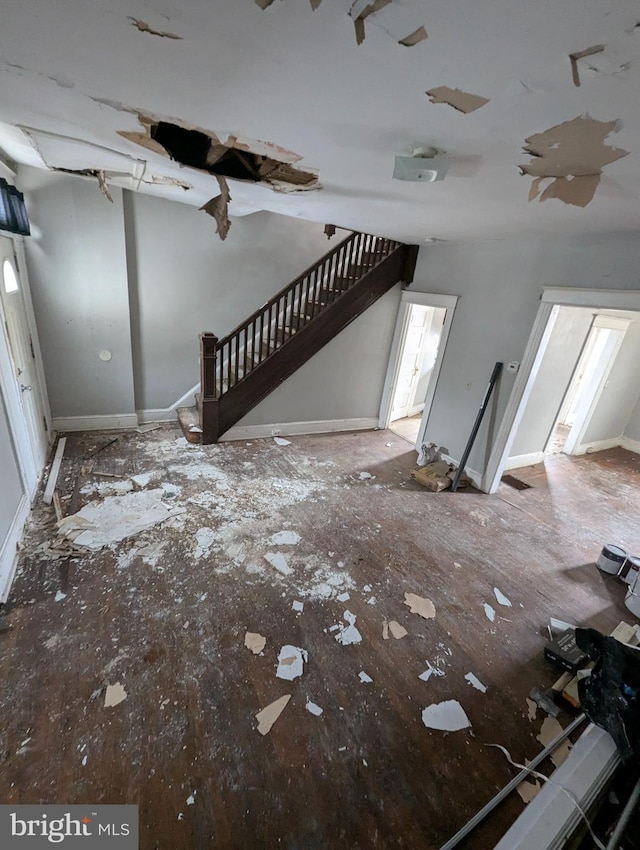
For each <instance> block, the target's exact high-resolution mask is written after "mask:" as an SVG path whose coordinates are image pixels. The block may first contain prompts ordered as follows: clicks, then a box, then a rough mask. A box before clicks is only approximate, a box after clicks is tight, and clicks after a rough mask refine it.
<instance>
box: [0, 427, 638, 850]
mask: <svg viewBox="0 0 640 850" xmlns="http://www.w3.org/2000/svg"><path fill="white" fill-rule="evenodd" d="M108 439H109V437H107V436H106V435H96V434H84V435H70V436H69V440H68V443H67V452H66V455H65V461H64V465H63V470H62V473H61V477H60V479H59V484H60V487H61V492H62V495H63V497H66V498H64V499H63V506H64V508H65V510H66V511H69V510H70V508H71V507H72V506H74V505H75V506H76V507H77V508H79V507H81V506H82V505H83V504H86V503H87V502H88V501H89V500H91V499H94V498H98V499H100V498H103V497H105V496H108V495H113V494H114V493H115V492H117V488H118V487H122V486H129V485H127V484H126V483H125V484H124V485H123V483H122V482H123V481H125V482H126V480H127V479H119V478H111V477H109V476H108V475H107V476H105V475H102V476H98V475H96V474H95V473H96V472H100V471H101V472H103V473H105V472H106V473H110V474H111V475H124V476H130V475H137V476H142V477H139V478H137V483H136V484H135V487H136V488H141V487H142V488H146V489H150V488H154V487H156V488H157V487H159V486H163V487H164V489H165V497H166V501H167V503H172V504H175V505H180V506H183V507H185V508H186V513H184V514H183V515H182V516H180V517H177V518H174V519H172V520H170V521H169V522H167V523H165V524H164V525H161V526H157V527H155V528H153V529H150V530H148V531H145V532H143V533H142V534H140V535H138V536H137V537H136V538H132V539H128V540H125V541H123V542H122V543H120V544H117V545H116V546H114V547H113V549H106V550H102V551H100V552H97V553H88V554H82V555H78V556H76V557H74V558H72V559H71V560H68V559H65V558H53V557H52V555H51V550H49V549H48V543H49V542H50V541H51V540H53V538H54V516H53V509H52V508H47V507H44V506H43V505H42V504H41V503H39V504H38V505H37V507H36V509H35V511H34V513H33V518H32V522H31V524H30V526H29V528H28V530H27V534H26V537H25V546H24V550H23V552H22V555H21V560H20V567H19V572H18V576H17V578H16V581H15V584H14V588H13V592H12V595H11V598H10V602H9V605H8V606H7V608H8V621H9V623H10V625H11V628H10V629H9V631H7V632H5V633H3V634H1V635H0V654H1V655H0V657H1V664H2V689H1V698H0V705H1V711H2V718H3V722H2V729H1V732H0V736H1V737H0V753H1V757H2V769H1V772H0V797H1V799H2V800H3V802H5V803H35V802H42V803H54V802H55V803H119V802H122V803H137V804H139V806H140V832H141V843H140V846H141V848H143V850H152V849H153V848H158V850H182V848H184V850H188V848H198V850H199V848H203V850H204V848H212V847H215V848H216V850H227V848H262V847H264V848H273V847H278V846H282V847H286V848H290V850H301V849H302V848H304V850H314V849H315V848H318V850H321V848H322V850H324V849H325V848H327V850H334V848H343V847H345V848H346V847H349V848H362V850H373V848H387V847H403V848H415V850H432V849H433V850H437V848H439V847H440V845H441V844H442V843H443V842H444V841H445V840H446V839H447V838H449V837H450V836H451V835H452V834H453V833H454V832H455V831H456V830H457V829H458V828H459V827H461V826H462V825H463V824H464V823H465V822H466V821H467V820H468V818H469V817H470V816H471V815H473V814H474V813H475V812H476V811H477V810H478V809H479V808H480V807H481V806H482V805H483V804H484V803H485V802H486V801H487V800H488V799H489V798H490V797H492V796H493V794H494V793H495V792H496V791H497V790H498V789H499V788H500V787H502V786H503V785H504V784H505V783H506V782H507V781H508V779H510V778H511V776H512V775H513V768H512V767H510V766H509V765H508V764H507V763H506V761H505V759H504V756H503V755H502V754H501V753H500V752H499V751H498V750H496V749H492V748H487V747H486V744H490V743H499V744H502V745H503V746H505V747H507V748H508V749H509V751H510V753H511V755H512V757H513V758H514V759H515V760H516V761H520V762H522V761H523V760H524V759H525V758H532V757H533V755H534V754H535V753H536V752H538V751H539V746H540V745H539V744H538V743H537V742H536V740H535V736H536V734H537V733H538V732H539V730H540V725H541V721H542V717H541V716H540V713H539V716H538V718H537V719H536V720H535V721H533V722H529V720H528V719H527V706H526V702H525V697H526V695H527V694H528V692H529V690H530V689H531V687H533V686H534V685H538V686H540V687H547V686H549V685H550V684H551V683H552V682H553V680H554V679H555V678H556V674H555V672H554V671H553V670H551V669H550V668H548V667H547V666H546V665H545V664H544V663H543V661H542V648H543V644H544V637H543V627H544V625H545V624H546V622H547V621H548V617H549V615H557V616H560V617H563V618H567V619H572V618H573V619H575V620H577V621H578V622H581V623H589V624H590V625H592V626H594V627H596V628H599V629H601V630H603V631H610V630H611V629H612V628H613V627H614V626H615V624H616V623H617V622H618V621H619V620H620V619H627V620H631V621H633V618H632V617H631V614H630V613H629V612H628V611H627V610H626V608H624V606H623V596H624V588H623V587H622V585H620V584H619V583H618V582H617V580H616V579H614V578H608V577H604V576H602V575H601V574H600V573H599V572H598V571H597V569H596V568H595V567H594V566H593V562H594V560H595V558H596V557H597V555H598V553H599V552H600V549H601V548H602V545H603V544H604V543H609V542H611V543H616V544H619V545H622V546H623V547H625V548H627V549H628V550H629V551H634V552H640V527H639V526H638V523H637V516H638V513H639V510H640V464H639V460H640V459H639V458H638V457H637V456H635V455H631V454H629V453H626V452H623V451H621V450H612V451H609V452H602V453H600V454H599V455H597V456H590V457H585V458H580V459H569V458H566V457H564V456H559V457H555V458H553V459H551V460H550V461H549V462H548V463H547V466H546V468H545V467H535V468H531V469H529V470H519V471H518V476H519V477H522V478H524V479H525V480H527V481H528V482H529V483H531V484H533V485H534V486H533V488H532V489H530V490H526V491H516V490H514V489H511V488H509V487H507V486H504V485H503V486H502V487H501V489H500V492H499V493H498V494H497V495H495V496H491V497H488V496H484V495H482V494H479V493H477V492H474V491H466V492H465V491H461V492H459V493H457V494H451V493H440V494H437V495H434V494H430V493H428V492H427V491H425V490H423V489H422V488H420V487H419V486H418V485H417V484H415V483H414V482H412V481H411V480H410V479H409V471H410V469H411V466H412V464H413V461H414V459H415V453H414V452H412V451H410V450H408V447H407V444H406V442H404V441H403V440H402V439H399V438H398V437H396V436H395V435H393V434H391V433H390V432H388V431H387V432H368V433H359V434H339V435H331V436H314V437H294V438H292V439H291V445H289V446H278V445H276V444H275V443H274V442H273V441H272V440H260V441H258V440H255V441H253V442H252V443H251V442H249V443H244V442H242V443H226V444H221V445H219V446H211V447H205V448H202V447H199V446H188V445H187V444H186V443H185V441H184V440H183V439H182V438H179V436H178V433H177V432H176V431H174V430H173V429H164V430H159V431H154V432H151V433H149V434H147V435H141V434H137V433H126V434H121V435H120V437H119V439H118V441H117V442H116V443H114V444H113V445H112V446H109V447H108V448H106V449H105V450H104V451H103V452H101V453H100V454H98V455H95V456H94V457H93V458H91V459H90V460H86V459H85V460H84V461H83V460H82V457H83V455H86V454H87V453H89V452H91V451H92V450H94V449H95V448H96V447H99V446H100V445H102V444H103V443H104V442H106V441H107V440H108ZM388 443H391V445H387V444H388ZM91 467H92V468H91ZM82 468H84V472H85V474H84V476H83V477H82V478H81V480H80V482H79V484H80V486H79V487H78V488H75V491H74V482H75V481H76V475H77V473H78V472H79V471H80V470H81V469H82ZM363 472H364V473H368V474H369V475H370V476H373V477H366V476H362V475H361V473H363ZM283 530H288V531H293V532H297V534H299V535H300V541H299V542H298V543H297V544H278V543H277V542H274V541H273V540H272V539H271V538H272V536H273V535H274V534H277V533H278V532H280V531H283ZM277 539H278V538H276V540H277ZM267 552H272V553H281V554H284V555H285V557H286V558H287V559H288V564H289V566H290V567H291V569H292V573H291V575H289V576H284V575H281V574H280V573H278V572H277V571H276V570H275V569H274V568H273V567H272V566H271V565H270V564H269V563H268V562H267V561H266V560H265V558H264V555H265V554H266V553H267ZM494 587H498V588H499V589H500V591H502V593H504V594H505V595H506V596H507V597H508V598H509V600H511V602H512V607H510V608H507V607H504V606H500V605H499V604H497V602H496V599H495V597H494V593H493V588H494ZM366 588H370V590H368V589H366ZM345 592H346V593H349V595H350V598H349V599H348V601H346V602H339V601H337V600H336V598H335V597H336V596H337V595H338V594H341V593H345ZM405 592H410V593H416V594H418V595H420V596H425V597H428V598H430V599H431V600H433V602H434V603H435V606H436V609H437V615H436V618H435V619H433V620H424V619H421V618H420V617H419V616H417V615H416V614H411V613H410V612H409V609H408V608H407V607H406V606H405V605H404V604H403V601H404V593H405ZM62 593H65V594H66V596H65V597H64V598H62V597H61V594H62ZM56 594H57V595H58V599H59V601H55V600H56ZM372 597H374V598H373V599H372ZM294 600H299V601H301V602H303V603H304V611H303V613H302V614H300V615H299V616H298V615H297V614H296V612H295V611H293V610H292V602H293V601H294ZM485 602H487V603H490V604H491V605H492V606H493V607H494V608H495V610H496V619H495V622H493V623H492V622H490V621H489V620H488V619H487V617H486V616H485V611H484V608H483V603H485ZM345 610H349V611H351V612H353V614H355V615H356V617H357V623H356V625H357V628H358V629H359V630H360V632H361V634H362V642H361V643H360V644H355V645H351V646H342V645H340V644H339V643H338V642H337V641H336V640H335V632H331V631H329V629H330V627H331V626H332V625H334V624H336V623H340V622H343V619H342V615H343V613H344V611H345ZM385 619H389V620H397V621H398V622H399V623H401V624H402V625H403V626H404V627H405V628H406V629H407V631H408V635H407V636H406V637H404V638H402V639H400V640H395V639H393V638H391V639H389V640H383V639H382V624H383V620H385ZM246 630H250V631H254V632H260V633H261V634H262V635H264V636H265V637H266V639H267V644H266V648H265V650H264V653H263V654H262V655H260V656H256V655H253V654H252V653H251V652H250V651H249V650H247V649H246V648H245V647H244V645H243V640H244V634H245V631H246ZM283 644H293V645H294V646H298V647H302V648H304V649H305V650H307V652H308V653H309V660H308V664H306V665H305V672H304V675H303V676H302V678H300V679H296V680H295V681H293V682H285V681H282V680H280V679H277V678H276V676H275V672H276V659H277V655H278V651H279V649H280V647H281V646H282V645H283ZM427 664H431V665H432V666H434V667H439V669H440V670H441V671H443V672H444V674H445V675H440V676H438V675H435V674H434V675H432V676H431V678H430V679H429V680H428V681H421V680H419V679H418V676H419V674H421V673H422V672H423V671H424V670H425V669H426V667H427ZM360 671H364V672H366V673H367V674H368V675H369V676H370V677H371V678H372V679H373V682H372V683H370V684H368V683H363V682H361V681H360V679H359V675H358V674H359V673H360ZM469 672H472V673H474V674H475V675H476V676H477V677H478V678H479V679H480V680H481V682H483V683H484V684H485V685H486V686H487V692H486V693H481V692H480V691H478V690H476V689H474V688H473V687H471V686H470V685H469V684H468V683H467V681H466V680H465V678H464V677H465V675H466V674H467V673H469ZM116 682H121V683H122V684H123V685H124V687H125V688H126V691H127V693H128V697H127V699H126V700H125V701H124V702H122V703H120V704H119V705H118V706H116V707H113V708H105V707H104V689H105V686H106V685H108V684H114V683H116ZM286 693H290V694H292V699H291V701H290V702H289V705H288V706H287V707H286V709H285V710H284V712H283V714H282V715H281V716H280V718H279V719H278V721H277V722H276V724H275V726H274V727H273V729H272V730H271V732H270V733H269V734H268V735H267V736H265V737H262V736H261V735H260V734H259V733H258V732H257V731H256V726H257V724H256V721H255V714H256V713H257V712H258V711H259V710H260V709H261V708H263V707H265V706H266V705H267V704H269V703H270V702H272V701H273V700H275V699H277V698H278V697H280V696H282V695H283V694H286ZM448 699H454V700H459V701H460V703H461V704H462V706H463V707H464V709H465V711H466V713H467V715H468V717H469V719H470V721H471V723H472V728H471V729H469V730H465V731H460V732H455V733H448V734H447V733H443V732H438V731H434V730H429V729H426V728H425V726H424V725H423V723H422V720H421V711H422V709H423V708H424V707H426V706H427V705H429V704H431V703H435V702H439V701H442V700H448ZM308 700H311V701H312V702H314V703H316V704H317V705H319V706H321V707H322V709H323V714H322V715H321V716H320V717H316V716H313V715H312V714H310V713H309V712H308V711H307V710H305V704H306V702H307V701H308ZM567 720H568V718H567V717H565V718H563V722H564V723H566V722H567ZM192 795H193V797H194V803H193V804H192V805H188V804H187V799H188V798H189V797H191V796H192ZM522 808H523V803H522V802H521V800H520V798H519V797H518V796H517V795H514V796H513V797H512V798H511V799H510V800H509V801H507V803H505V804H504V805H503V806H502V807H501V808H500V810H499V811H497V812H496V813H494V815H492V816H491V817H490V818H489V820H488V821H487V822H486V823H485V825H484V826H482V827H481V828H480V829H478V830H477V831H476V832H475V833H474V834H473V835H472V837H471V838H470V839H469V840H467V842H466V843H464V844H463V845H461V847H463V848H466V850H470V848H473V850H484V848H490V847H492V846H493V845H494V843H495V842H496V840H497V839H498V838H499V836H500V835H501V834H503V833H504V831H505V829H506V828H507V827H508V826H509V824H510V823H511V822H512V821H513V819H514V818H515V817H516V816H517V815H518V813H519V812H520V811H522Z"/></svg>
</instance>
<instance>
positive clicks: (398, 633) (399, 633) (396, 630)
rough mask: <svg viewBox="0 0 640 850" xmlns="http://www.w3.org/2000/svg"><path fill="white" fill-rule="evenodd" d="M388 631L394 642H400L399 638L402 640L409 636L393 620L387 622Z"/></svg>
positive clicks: (403, 628) (402, 627)
mask: <svg viewBox="0 0 640 850" xmlns="http://www.w3.org/2000/svg"><path fill="white" fill-rule="evenodd" d="M389 631H390V632H391V634H392V635H393V637H394V638H395V639H396V640H400V638H403V637H405V635H408V634H409V632H408V631H407V630H406V629H405V627H404V626H401V625H400V623H398V622H396V621H395V620H389Z"/></svg>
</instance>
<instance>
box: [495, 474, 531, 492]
mask: <svg viewBox="0 0 640 850" xmlns="http://www.w3.org/2000/svg"><path fill="white" fill-rule="evenodd" d="M502 483H503V484H508V485H509V487H515V489H516V490H531V484H527V483H526V482H524V481H521V480H520V479H519V478H516V477H515V475H503V476H502Z"/></svg>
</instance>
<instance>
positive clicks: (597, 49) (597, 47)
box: [569, 44, 604, 87]
mask: <svg viewBox="0 0 640 850" xmlns="http://www.w3.org/2000/svg"><path fill="white" fill-rule="evenodd" d="M603 50H604V44H594V46H593V47H587V48H586V50H579V51H578V52H577V53H570V54H569V61H570V62H571V76H572V78H573V84H574V86H578V87H579V86H580V71H579V69H578V60H579V59H586V58H587V56H594V55H595V54H596V53H602V51H603Z"/></svg>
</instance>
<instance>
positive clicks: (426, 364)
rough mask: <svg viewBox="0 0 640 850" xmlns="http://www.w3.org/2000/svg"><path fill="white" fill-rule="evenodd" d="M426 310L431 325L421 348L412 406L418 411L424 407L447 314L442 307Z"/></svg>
mask: <svg viewBox="0 0 640 850" xmlns="http://www.w3.org/2000/svg"><path fill="white" fill-rule="evenodd" d="M427 309H428V310H430V311H431V323H430V325H429V330H428V332H427V335H426V337H425V341H424V345H423V347H422V360H421V363H420V377H419V378H418V383H417V385H416V391H415V395H414V397H413V405H414V406H420V409H422V408H423V407H424V400H425V397H426V395H427V389H428V387H429V381H430V380H431V373H432V372H433V367H434V365H435V360H436V355H437V353H438V347H439V343H440V337H441V336H442V328H443V325H444V318H445V315H446V312H447V311H446V310H445V309H444V307H428V308H427Z"/></svg>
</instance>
